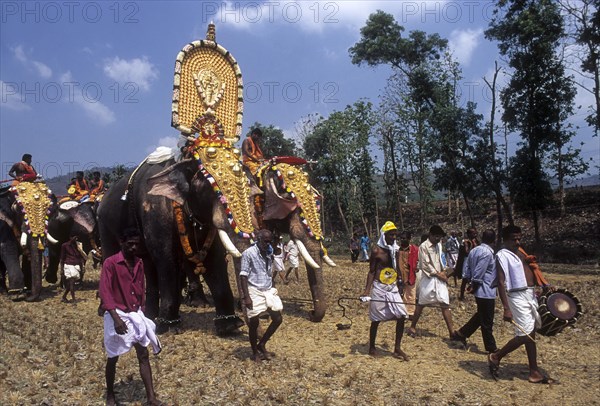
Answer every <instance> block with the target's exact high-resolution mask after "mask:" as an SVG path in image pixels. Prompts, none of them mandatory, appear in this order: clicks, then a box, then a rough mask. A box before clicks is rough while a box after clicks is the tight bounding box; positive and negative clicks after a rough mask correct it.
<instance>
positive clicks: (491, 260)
mask: <svg viewBox="0 0 600 406" xmlns="http://www.w3.org/2000/svg"><path fill="white" fill-rule="evenodd" d="M457 236H458V234H457V233H455V232H452V233H451V235H450V237H449V238H448V239H447V240H446V242H445V244H442V239H443V238H444V237H445V232H444V230H443V229H442V228H441V227H440V226H438V225H434V226H432V227H431V228H430V230H429V234H428V235H427V236H425V238H423V240H422V242H421V244H420V246H419V247H418V248H417V247H416V246H414V245H412V244H411V243H410V234H409V233H407V232H402V233H400V234H399V233H398V229H397V228H396V226H395V225H394V223H392V222H390V221H388V222H386V223H385V224H384V225H383V227H382V228H381V230H380V237H379V240H378V241H377V244H376V245H375V246H374V247H373V248H372V249H371V256H370V262H369V265H370V266H369V272H368V276H367V283H366V286H365V290H364V293H363V295H362V296H361V298H360V299H361V300H362V301H363V302H369V318H370V320H371V328H370V332H369V354H371V355H377V349H376V347H375V340H376V337H377V329H378V327H379V323H380V322H382V321H388V320H394V321H396V340H395V345H394V351H393V355H394V356H395V357H397V358H400V359H403V360H408V355H407V354H406V353H405V352H404V351H403V350H402V349H401V343H402V336H403V334H404V324H405V321H406V320H410V321H411V325H410V327H409V328H408V330H407V334H408V335H409V336H411V337H413V338H415V337H417V330H416V327H417V324H418V322H419V319H420V318H421V315H422V313H423V310H424V308H425V307H434V308H439V309H440V310H441V313H442V316H443V319H444V322H445V324H446V327H447V329H448V339H449V340H451V341H455V342H459V343H461V344H462V345H463V347H465V348H466V347H467V339H468V338H469V337H470V336H471V335H473V334H474V333H475V331H476V330H477V329H481V335H482V339H483V343H484V347H485V350H486V352H487V354H488V358H487V362H488V366H489V369H490V373H491V374H492V376H493V377H494V378H496V377H497V375H498V370H499V367H500V361H501V360H502V358H504V357H505V356H506V355H508V354H509V353H511V352H513V351H515V350H516V349H518V348H519V347H521V346H525V350H526V352H527V358H528V362H529V378H528V380H529V382H531V383H556V381H555V380H554V379H552V378H550V377H548V376H545V375H544V374H542V372H541V371H540V370H539V368H538V365H537V347H536V342H535V332H536V330H537V329H538V328H539V327H541V320H540V315H539V313H538V311H537V307H538V306H537V300H536V297H535V294H534V288H535V287H536V286H542V287H546V286H547V285H548V283H547V281H546V280H545V279H544V277H543V276H542V275H541V272H540V270H539V267H538V266H537V264H536V263H535V262H532V261H531V256H528V255H527V253H526V252H525V251H524V250H523V248H522V247H521V244H520V240H521V238H522V231H521V229H520V228H519V227H517V226H513V225H511V226H507V227H505V228H504V229H503V230H502V241H503V243H502V247H498V248H499V250H498V251H497V252H496V251H495V242H496V233H495V231H494V230H492V229H487V230H485V231H484V232H483V235H482V240H481V242H480V241H479V239H478V238H477V230H476V229H474V228H470V229H469V230H467V238H466V239H464V240H463V241H462V242H459V241H458V238H457ZM397 240H399V241H400V245H398V244H397ZM444 247H445V249H444ZM352 248H353V245H352V241H351V243H350V250H351V259H352V260H354V254H353V253H352ZM459 267H460V269H459ZM415 274H416V276H415ZM453 275H457V276H458V278H460V279H462V286H461V293H460V299H461V300H463V298H464V293H465V292H467V293H469V294H473V296H474V297H475V302H476V311H475V313H474V314H473V316H472V317H471V318H470V319H469V320H468V321H467V323H465V325H464V326H462V327H461V328H459V329H455V328H454V324H453V321H452V313H451V310H450V298H449V293H448V281H449V278H450V277H451V276H453ZM415 285H416V286H415ZM455 286H456V284H455ZM415 291H416V295H415ZM496 297H500V300H501V303H502V306H503V308H504V314H503V320H504V321H507V322H511V323H512V324H513V325H514V326H515V337H514V338H513V339H511V340H510V341H509V342H508V343H506V344H505V345H504V346H502V347H501V348H499V347H498V346H497V345H496V340H495V338H494V335H493V325H494V309H495V307H496ZM413 309H414V310H413Z"/></svg>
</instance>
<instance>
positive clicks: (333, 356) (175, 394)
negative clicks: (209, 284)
mask: <svg viewBox="0 0 600 406" xmlns="http://www.w3.org/2000/svg"><path fill="white" fill-rule="evenodd" d="M334 259H336V260H337V262H338V267H337V268H329V267H326V268H325V269H324V275H325V280H326V283H327V292H328V294H327V295H328V304H329V309H328V312H327V315H326V317H325V319H324V320H323V322H321V323H311V322H310V321H308V320H307V315H308V311H309V310H310V307H309V306H308V305H306V304H303V303H299V302H298V301H293V300H292V299H294V298H296V299H298V298H307V297H309V292H308V287H307V285H306V276H305V275H302V278H301V281H300V283H294V282H292V283H290V284H289V285H283V286H278V288H279V290H280V295H281V297H282V298H283V299H284V307H285V310H284V322H283V325H282V326H281V328H280V330H279V331H278V332H277V333H276V334H275V336H274V337H273V339H272V341H270V342H269V345H268V348H269V350H270V351H273V352H275V353H276V357H275V358H274V359H272V360H270V361H263V362H262V363H261V364H255V363H254V362H252V361H250V359H249V358H250V355H251V351H250V347H249V344H248V341H247V340H248V337H247V329H246V328H245V327H243V328H242V334H240V335H238V336H234V337H230V338H218V337H216V336H215V334H214V332H213V317H214V309H212V308H198V309H195V308H189V307H182V317H183V323H182V328H183V330H182V331H181V333H180V334H172V333H169V334H166V335H163V336H161V341H162V344H163V348H164V349H163V352H162V353H161V354H160V355H159V356H156V357H154V356H152V357H151V363H152V368H153V373H154V379H155V384H156V391H157V393H158V395H159V398H160V399H161V400H163V401H164V402H166V403H167V404H169V405H203V404H211V405H212V404H214V405H225V404H227V405H264V404H289V405H306V404H330V405H397V404H406V405H413V404H414V405H416V404H419V405H420V404H431V405H491V404H494V405H505V404H514V405H517V404H547V405H562V404H578V405H589V404H594V403H597V402H598V399H600V386H599V385H598V382H600V367H599V366H600V351H598V343H599V342H600V327H599V316H600V305H599V300H598V297H599V295H598V292H599V291H600V279H599V278H598V276H597V273H596V274H595V275H580V274H577V273H573V274H568V275H565V274H561V275H557V274H549V275H548V276H549V279H550V280H551V281H552V282H554V283H555V284H557V285H559V286H560V287H564V288H567V289H569V290H570V291H571V292H572V293H574V294H576V295H577V296H579V298H580V299H581V300H582V302H583V306H584V311H585V314H584V316H583V318H582V319H581V320H580V321H579V322H578V323H577V324H576V325H575V326H574V327H573V328H568V329H566V330H565V331H563V332H562V333H561V334H559V335H558V336H556V337H550V338H549V337H539V336H538V337H537V342H538V353H539V356H538V359H539V363H540V367H541V368H542V370H544V371H545V372H547V373H548V374H549V375H550V376H551V377H553V378H555V379H559V380H560V384H559V385H533V384H530V383H528V382H527V373H528V370H527V357H526V354H525V350H524V349H519V350H517V351H515V352H514V353H513V354H511V355H510V356H509V357H507V358H506V359H505V360H503V362H502V366H501V369H500V378H499V380H498V382H496V381H494V380H492V379H491V377H490V375H489V372H488V366H487V362H486V355H485V354H484V350H483V344H482V341H481V335H480V333H479V332H477V333H475V334H474V335H473V337H471V338H470V339H469V344H470V345H469V349H468V350H467V351H465V350H462V349H460V348H457V346H456V345H455V344H453V343H449V342H447V341H444V338H445V337H446V335H447V331H446V328H445V325H444V323H443V321H442V317H441V314H440V313H439V311H438V310H437V309H426V310H425V312H424V314H423V318H422V319H421V322H420V323H419V326H418V336H417V338H411V337H408V336H405V337H404V339H403V349H404V351H405V352H406V353H407V354H408V355H409V356H410V361H409V362H402V361H399V360H397V359H395V358H393V357H392V356H391V352H390V351H392V350H393V345H394V344H393V343H394V335H393V330H394V326H393V324H392V323H382V324H381V326H380V329H379V336H378V338H377V347H378V348H379V349H380V352H381V354H382V356H381V357H377V358H373V357H370V356H369V355H367V341H368V329H369V320H368V316H367V305H364V304H360V303H359V302H357V301H355V300H350V301H346V302H343V303H345V304H347V307H348V309H347V312H346V315H347V316H348V317H350V318H351V319H352V326H351V328H350V329H348V330H338V329H337V328H336V324H338V323H342V324H349V320H348V319H347V318H342V313H341V311H340V310H341V309H340V308H339V307H338V306H337V304H336V302H337V299H338V298H339V297H341V296H349V297H353V298H356V297H358V295H359V294H360V293H361V292H362V290H363V288H364V284H365V280H366V272H367V265H366V264H364V263H360V264H358V263H357V264H351V263H350V261H348V260H346V259H343V258H334ZM578 269H579V268H578ZM562 271H566V268H565V267H562ZM588 271H589V272H590V273H594V270H593V269H592V268H590V269H588ZM575 272H576V271H575ZM86 278H87V279H88V280H87V282H85V284H84V287H83V289H82V290H80V291H78V292H77V297H78V299H79V302H78V303H77V304H76V305H72V304H64V303H61V302H60V292H59V290H58V289H57V288H52V287H45V288H44V297H43V301H42V302H39V303H33V304H31V303H12V302H10V301H8V300H7V299H6V297H0V314H1V316H0V388H1V390H0V404H2V405H26V404H31V405H100V404H103V399H104V390H105V389H104V388H105V383H104V364H105V355H104V352H103V349H102V319H101V318H100V317H98V315H97V313H96V309H97V306H98V301H97V299H96V296H95V295H96V292H95V288H96V286H97V280H98V272H97V271H93V270H91V269H90V270H88V273H87V274H86ZM455 294H456V289H454V288H453V289H452V293H451V295H452V299H451V300H452V306H453V316H454V320H455V324H456V327H460V326H461V325H462V324H463V323H464V322H466V321H467V319H468V318H469V317H470V315H471V314H472V312H473V311H474V309H475V304H474V300H473V299H472V298H469V299H468V300H467V301H466V302H465V303H459V302H457V301H456V300H455ZM501 320H502V312H501V306H500V304H499V303H498V306H497V311H496V322H495V336H496V340H497V341H498V344H499V345H502V344H504V343H505V342H506V341H508V340H509V339H510V338H511V337H512V335H513V327H512V326H510V325H508V324H507V323H504V322H502V321H501ZM263 323H266V322H264V321H263ZM116 389H117V400H118V401H120V402H122V403H121V404H129V405H138V404H141V403H143V402H144V401H145V394H144V393H145V392H144V387H143V384H142V382H141V379H140V376H139V373H138V365H137V360H136V358H135V352H134V351H132V352H130V353H129V354H126V355H125V356H123V357H121V359H120V360H119V363H118V366H117V385H116Z"/></svg>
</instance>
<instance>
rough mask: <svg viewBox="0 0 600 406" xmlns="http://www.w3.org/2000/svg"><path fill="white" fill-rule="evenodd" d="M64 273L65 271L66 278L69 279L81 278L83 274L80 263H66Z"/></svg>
mask: <svg viewBox="0 0 600 406" xmlns="http://www.w3.org/2000/svg"><path fill="white" fill-rule="evenodd" d="M64 273H65V278H67V279H71V278H75V279H79V276H80V275H81V269H80V268H79V265H68V264H65V266H64Z"/></svg>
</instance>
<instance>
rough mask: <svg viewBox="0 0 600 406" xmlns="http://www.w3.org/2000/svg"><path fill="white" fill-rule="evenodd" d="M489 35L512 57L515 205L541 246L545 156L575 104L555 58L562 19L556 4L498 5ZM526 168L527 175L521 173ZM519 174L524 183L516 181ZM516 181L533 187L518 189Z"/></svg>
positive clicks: (539, 0)
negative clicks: (527, 213) (529, 217)
mask: <svg viewBox="0 0 600 406" xmlns="http://www.w3.org/2000/svg"><path fill="white" fill-rule="evenodd" d="M485 35H486V37H487V38H489V39H493V40H497V41H498V47H499V50H500V53H501V55H503V56H506V57H507V58H508V64H509V66H510V67H511V68H512V75H511V79H510V81H509V84H508V85H507V87H506V88H505V89H504V90H503V91H502V93H501V99H502V105H503V107H504V113H503V116H502V118H503V121H504V122H505V123H506V124H507V126H508V129H509V130H511V131H519V132H520V135H521V137H522V140H523V141H522V143H521V146H520V150H519V151H518V153H517V157H516V160H515V161H513V164H512V168H513V169H512V171H511V173H512V174H513V181H512V185H513V187H512V190H519V193H518V194H517V195H515V197H516V196H519V198H520V199H522V202H516V203H517V205H518V206H519V207H521V208H527V209H529V210H531V212H532V214H533V221H534V226H535V238H536V243H537V244H538V245H539V244H540V243H541V237H540V231H539V216H540V211H541V210H543V209H544V208H545V203H547V201H548V198H547V196H546V195H543V194H542V193H546V192H547V191H546V188H545V187H542V186H543V185H544V171H543V168H542V162H543V157H544V152H545V151H546V150H547V149H549V148H551V147H552V145H553V143H554V141H555V140H556V139H557V137H558V133H559V132H561V131H562V125H563V121H564V114H561V113H564V112H565V111H567V110H568V104H569V103H570V102H571V103H572V99H571V101H569V98H568V94H569V88H570V87H571V84H570V82H569V79H568V78H566V77H565V75H564V66H562V63H561V61H560V60H559V59H558V57H557V54H556V49H557V46H558V45H559V42H560V41H561V39H562V38H563V37H564V35H565V33H564V29H563V19H562V16H561V14H560V10H559V8H558V5H557V3H555V2H554V1H552V0H499V1H498V3H497V8H496V9H495V10H494V17H493V19H492V21H491V22H490V28H489V29H488V30H487V31H486V32H485ZM557 127H561V129H560V130H557ZM536 165H537V166H536ZM522 168H526V169H527V171H521V170H518V169H522ZM515 175H519V176H524V178H514V176H515ZM534 177H537V178H534ZM515 182H522V183H523V184H524V185H525V184H526V185H528V186H529V187H530V188H529V189H525V188H518V189H515ZM525 194H528V195H527V196H525Z"/></svg>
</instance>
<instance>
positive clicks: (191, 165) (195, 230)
mask: <svg viewBox="0 0 600 406" xmlns="http://www.w3.org/2000/svg"><path fill="white" fill-rule="evenodd" d="M208 150H209V152H207V153H206V154H204V152H206V151H204V150H201V151H200V153H202V154H203V155H202V161H200V160H199V159H198V157H196V158H197V159H184V160H182V161H179V162H175V160H174V159H173V158H172V157H171V158H170V159H168V160H166V161H163V162H152V163H150V161H151V160H150V159H148V158H147V160H146V161H144V162H143V163H142V164H140V166H138V167H137V168H136V170H135V171H134V172H133V174H132V175H131V176H129V177H125V178H122V179H121V180H119V181H118V182H117V183H115V184H114V185H113V186H112V187H111V188H110V189H109V190H108V192H107V193H106V194H105V196H104V198H103V199H102V202H101V203H100V206H99V208H98V224H99V231H100V240H101V241H102V252H103V256H104V258H107V257H109V256H111V255H113V254H115V253H116V252H118V250H119V244H118V236H119V235H120V232H121V231H122V230H123V229H124V228H126V227H130V226H135V227H137V228H138V229H139V230H140V233H141V240H142V250H141V252H140V256H141V257H142V259H143V260H144V268H145V272H146V313H147V316H148V317H150V318H152V319H154V320H155V321H156V324H157V332H159V333H161V332H164V331H166V330H168V329H169V328H170V327H171V326H174V325H175V324H177V323H178V322H179V306H180V301H181V295H180V293H181V279H182V278H181V276H182V272H183V267H185V266H189V260H188V258H187V257H186V256H185V255H184V253H185V252H186V250H185V247H184V245H185V244H184V242H186V243H187V241H188V240H185V241H184V240H182V236H183V235H185V234H186V232H185V231H184V232H182V231H181V230H179V229H178V227H181V226H182V224H181V223H182V221H181V220H184V221H185V223H186V224H187V231H188V233H187V234H188V236H189V245H191V246H192V247H194V248H195V249H196V252H199V253H200V255H201V256H203V258H202V266H201V267H199V268H202V269H206V271H205V272H204V279H205V281H206V283H207V285H208V287H209V289H210V291H211V293H212V297H213V300H214V305H215V311H216V317H215V328H216V333H217V335H226V334H230V333H233V332H235V331H236V330H237V329H238V328H239V327H241V326H242V325H243V322H242V320H241V319H240V318H239V317H237V316H236V315H235V309H234V300H233V294H232V291H231V287H230V285H229V280H228V275H227V261H226V255H227V254H228V253H229V254H231V255H232V256H233V257H234V258H239V257H241V254H240V251H242V250H244V249H246V248H247V247H249V245H250V237H251V233H252V232H253V227H254V224H255V223H256V220H255V219H252V214H253V211H252V207H251V205H250V193H249V191H248V186H247V179H246V178H245V177H244V175H243V172H242V171H241V168H240V166H239V165H238V164H237V163H236V161H235V154H238V155H239V152H238V151H237V150H233V149H231V148H216V149H215V148H213V149H211V148H208ZM203 151H204V152H203ZM196 153H197V152H196ZM228 160H229V161H228ZM211 161H212V164H211V165H212V166H211V168H213V169H211V171H213V172H214V173H217V172H218V173H219V174H222V173H228V174H229V175H228V176H229V177H223V178H220V179H219V182H220V184H221V185H222V186H224V188H223V190H222V192H221V191H220V190H218V189H217V188H215V187H214V182H215V181H214V178H212V176H211V175H210V173H208V172H207V170H206V168H204V167H203V166H202V164H201V163H200V162H205V163H210V162H211ZM238 161H239V159H238ZM226 162H229V163H231V165H226V164H225V163H226ZM220 165H222V166H220ZM214 168H218V169H214ZM223 176H224V175H223ZM228 182H229V186H227V185H228ZM235 182H239V184H237V185H233V183H235ZM231 186H233V189H234V190H233V192H232V190H231ZM239 189H244V190H243V191H240V190H239ZM236 192H239V193H237V195H238V196H237V197H235V195H236ZM123 199H125V200H123ZM226 201H227V202H228V203H229V206H226V203H225V202H226ZM177 207H179V208H181V210H182V211H183V214H184V215H183V216H182V217H183V218H182V219H181V218H180V219H179V220H178V218H177V217H176V216H177V215H176V213H177V212H176V210H175V208H177ZM235 219H237V222H235ZM240 224H243V225H244V227H245V229H246V230H248V231H249V232H245V231H242V230H241V229H240V228H239V226H240ZM234 226H235V228H234ZM216 236H218V237H219V238H216ZM188 248H189V246H188Z"/></svg>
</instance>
